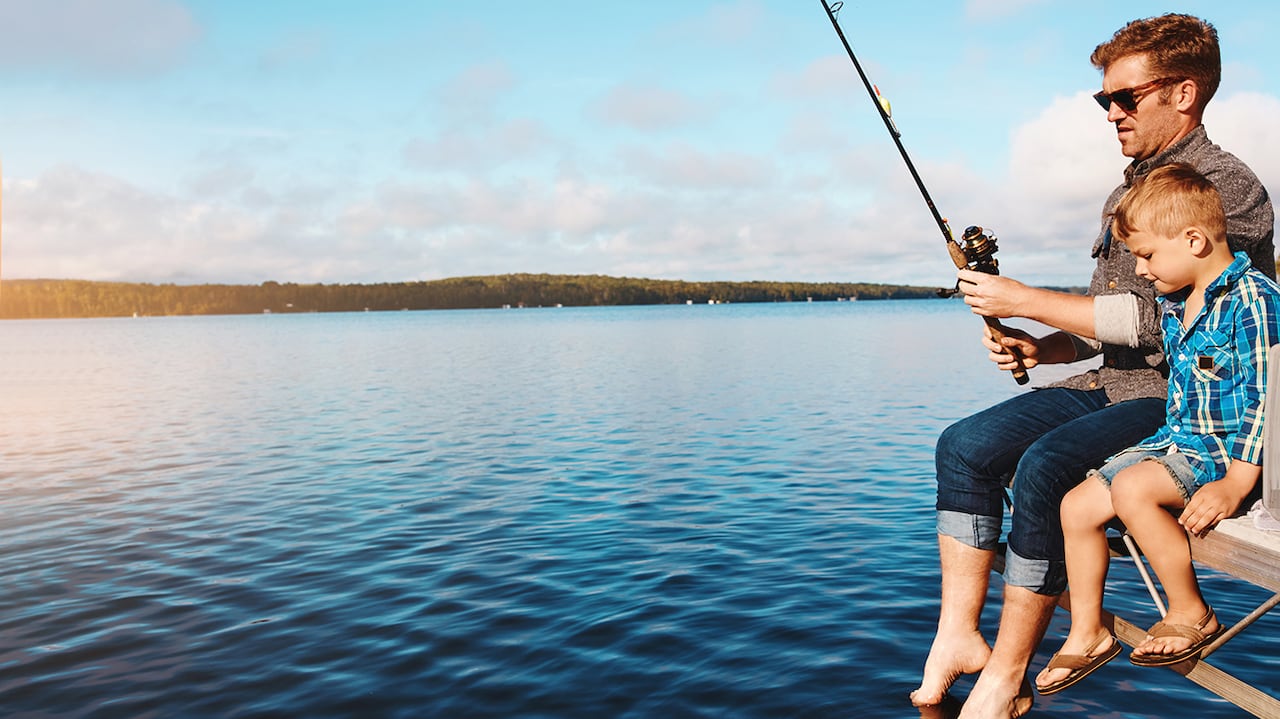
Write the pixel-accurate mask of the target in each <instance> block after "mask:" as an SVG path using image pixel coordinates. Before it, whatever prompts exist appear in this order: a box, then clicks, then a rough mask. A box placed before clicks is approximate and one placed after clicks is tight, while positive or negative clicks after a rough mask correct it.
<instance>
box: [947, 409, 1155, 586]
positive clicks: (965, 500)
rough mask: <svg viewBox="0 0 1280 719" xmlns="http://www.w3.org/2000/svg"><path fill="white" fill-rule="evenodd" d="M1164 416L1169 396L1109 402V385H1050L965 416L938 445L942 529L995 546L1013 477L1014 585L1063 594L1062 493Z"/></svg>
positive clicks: (1008, 572) (1009, 561) (1008, 573)
mask: <svg viewBox="0 0 1280 719" xmlns="http://www.w3.org/2000/svg"><path fill="white" fill-rule="evenodd" d="M1164 418H1165V401H1164V399H1155V398H1151V399H1137V400H1130V401H1128V402H1121V403H1118V404H1114V405H1108V404H1107V398H1106V394H1105V392H1104V391H1103V390H1092V391H1085V390H1075V389H1066V388H1062V387H1051V388H1046V389H1038V390H1035V391H1033V392H1028V393H1026V394H1021V395H1017V396H1016V397H1013V398H1011V399H1008V400H1005V401H1004V402H1001V403H1000V404H998V405H996V406H994V407H991V408H989V409H986V410H983V411H982V412H979V413H978V414H975V415H973V416H971V417H967V418H965V419H962V420H960V421H959V422H956V423H955V424H953V425H951V426H950V427H948V428H947V429H946V430H944V431H943V433H942V436H941V437H939V438H938V446H937V449H936V457H935V458H936V461H937V471H938V504H937V509H938V532H939V533H941V534H945V535H947V536H950V537H954V538H955V539H957V540H959V541H961V542H963V543H964V544H967V545H969V546H972V547H977V548H979V549H992V550H994V549H995V548H996V546H997V544H998V543H999V540H1000V529H1001V523H1002V521H1003V517H1004V488H1005V487H1006V486H1010V483H1012V484H1011V486H1012V489H1013V512H1012V516H1011V518H1010V529H1009V538H1008V542H1009V552H1008V555H1007V557H1006V564H1005V575H1004V579H1005V583H1006V584H1011V585H1014V586H1020V587H1025V588H1027V589H1030V590H1031V591H1033V592H1036V593H1038V594H1046V595H1056V594H1061V593H1062V591H1063V590H1064V589H1066V584H1067V576H1066V564H1065V562H1064V561H1063V553H1062V521H1061V519H1060V517H1059V515H1058V510H1059V505H1060V504H1061V503H1062V498H1063V496H1065V495H1066V493H1067V492H1068V491H1069V490H1070V489H1071V488H1072V487H1074V486H1076V485H1077V484H1079V483H1080V482H1081V481H1082V480H1083V479H1084V478H1085V474H1086V473H1087V472H1088V471H1089V470H1091V469H1095V468H1097V467H1100V466H1102V464H1103V462H1104V461H1106V459H1107V458H1108V457H1110V456H1111V455H1113V454H1115V453H1117V452H1119V451H1121V450H1123V449H1126V448H1128V447H1130V446H1131V445H1134V444H1136V443H1137V442H1139V441H1140V440H1142V439H1145V438H1147V437H1149V436H1151V435H1152V434H1154V433H1155V431H1156V430H1157V429H1158V428H1159V427H1160V425H1161V424H1163V423H1164ZM1015 476H1016V480H1015V479H1014V477H1015Z"/></svg>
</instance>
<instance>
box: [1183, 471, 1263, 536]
mask: <svg viewBox="0 0 1280 719" xmlns="http://www.w3.org/2000/svg"><path fill="white" fill-rule="evenodd" d="M1261 475H1262V467H1260V466H1258V465H1256V464H1249V463H1248V462H1241V461H1238V460H1233V461H1232V462H1231V464H1230V465H1228V466H1227V474H1226V476H1224V477H1223V478H1222V479H1219V480H1218V481H1216V482H1209V483H1208V484H1205V485H1204V486H1202V487H1200V489H1197V490H1196V493H1195V494H1193V495H1191V501H1190V502H1187V506H1186V508H1185V509H1183V510H1182V515H1181V516H1179V517H1178V522H1179V523H1180V524H1181V525H1182V526H1183V527H1185V528H1186V530H1187V531H1188V532H1191V533H1192V534H1196V535H1199V534H1203V533H1205V532H1206V531H1208V530H1209V529H1210V528H1212V527H1213V525H1215V524H1217V523H1218V522H1221V521H1222V520H1224V519H1226V518H1228V517H1230V516H1232V515H1234V514H1235V513H1236V511H1237V510H1238V509H1240V503H1241V502H1243V501H1244V498H1245V497H1247V496H1249V491H1250V490H1252V489H1253V486H1254V484H1255V483H1257V481H1258V477H1259V476H1261Z"/></svg>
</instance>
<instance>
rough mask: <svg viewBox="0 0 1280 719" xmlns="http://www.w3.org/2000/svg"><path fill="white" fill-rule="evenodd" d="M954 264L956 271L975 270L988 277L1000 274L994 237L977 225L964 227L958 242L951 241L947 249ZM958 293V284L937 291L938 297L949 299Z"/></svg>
mask: <svg viewBox="0 0 1280 719" xmlns="http://www.w3.org/2000/svg"><path fill="white" fill-rule="evenodd" d="M947 249H948V250H950V252H951V258H952V260H953V261H954V262H955V265H956V269H960V270H965V269H967V270H976V271H978V272H985V273H987V274H989V275H998V274H1000V263H999V262H997V261H996V250H997V249H999V248H997V247H996V236H995V234H994V233H992V232H989V231H987V230H984V229H982V228H981V227H979V226H977V225H970V226H969V227H966V228H965V230H964V233H963V234H962V235H960V241H959V242H956V241H955V240H952V241H951V243H950V246H949V247H948V248H947ZM959 292H960V282H959V281H957V282H956V286H955V288H954V289H949V290H948V289H941V290H938V296H939V297H951V296H953V295H955V294H957V293H959Z"/></svg>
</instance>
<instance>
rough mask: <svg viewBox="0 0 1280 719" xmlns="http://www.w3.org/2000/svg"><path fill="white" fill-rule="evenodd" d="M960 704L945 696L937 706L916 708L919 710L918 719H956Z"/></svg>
mask: <svg viewBox="0 0 1280 719" xmlns="http://www.w3.org/2000/svg"><path fill="white" fill-rule="evenodd" d="M961 706H962V705H961V704H960V702H959V701H958V700H957V699H956V698H955V697H952V696H947V697H944V698H943V699H942V701H941V702H938V703H937V704H922V705H918V706H916V709H919V710H920V719H956V718H957V717H959V716H960V708H961Z"/></svg>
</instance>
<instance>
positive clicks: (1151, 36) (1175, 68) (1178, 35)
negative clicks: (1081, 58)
mask: <svg viewBox="0 0 1280 719" xmlns="http://www.w3.org/2000/svg"><path fill="white" fill-rule="evenodd" d="M1130 55H1144V56H1146V58H1147V65H1148V66H1149V67H1150V69H1151V72H1152V73H1153V78H1152V79H1156V78H1162V77H1172V78H1177V79H1179V80H1181V79H1189V80H1194V81H1195V83H1196V88H1197V89H1198V90H1199V93H1198V95H1197V99H1198V101H1199V103H1200V110H1201V111H1203V110H1204V107H1205V105H1207V104H1209V100H1210V98H1212V97H1213V94H1214V93H1215V92H1217V91H1218V83H1219V82H1221V80H1222V52H1221V50H1220V49H1219V48H1218V31H1217V30H1215V29H1214V27H1213V25H1210V24H1209V23H1207V22H1205V21H1204V20H1201V19H1200V18H1198V17H1194V16H1192V15H1179V14H1176V13H1169V14H1167V15H1161V16H1159V17H1149V18H1144V19H1142V20H1134V21H1133V22H1130V23H1129V24H1128V25H1125V26H1124V27H1122V28H1120V29H1119V30H1117V31H1116V33H1115V34H1114V35H1112V36H1111V39H1110V40H1108V41H1106V42H1104V43H1102V44H1101V45H1099V46H1098V47H1096V48H1094V51H1093V55H1092V56H1091V57H1090V58H1089V61H1090V62H1092V63H1093V66H1094V67H1096V68H1098V69H1099V70H1102V71H1103V72H1106V71H1107V68H1108V67H1111V64H1112V63H1114V62H1116V61H1117V60H1120V59H1122V58H1125V57H1129V56H1130ZM1172 92H1173V88H1172V87H1166V88H1164V89H1163V90H1162V91H1161V93H1160V102H1162V103H1163V102H1168V101H1169V97H1170V93H1172Z"/></svg>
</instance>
